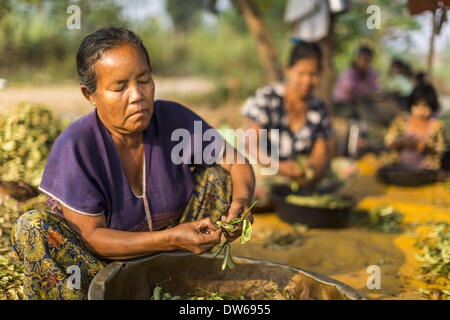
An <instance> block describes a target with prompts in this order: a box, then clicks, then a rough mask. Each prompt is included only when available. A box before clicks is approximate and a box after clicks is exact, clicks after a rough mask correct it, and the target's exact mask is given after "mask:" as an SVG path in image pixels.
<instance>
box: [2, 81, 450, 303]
mask: <svg viewBox="0 0 450 320" xmlns="http://www.w3.org/2000/svg"><path fill="white" fill-rule="evenodd" d="M156 84H157V90H156V98H157V99H170V96H171V95H172V94H177V96H180V94H182V93H189V92H191V91H192V90H198V89H199V88H202V90H203V91H204V92H205V93H206V92H208V91H209V90H211V89H212V88H213V87H212V85H211V83H209V82H208V81H205V80H203V79H177V80H170V79H156ZM19 102H31V103H42V104H46V105H49V106H51V108H52V109H53V110H54V111H55V112H56V113H58V114H60V115H62V116H65V117H70V118H74V119H76V118H78V117H80V116H82V115H84V114H87V113H89V112H90V111H91V110H92V108H91V105H90V104H88V103H87V101H86V100H85V99H84V98H83V97H82V95H81V92H80V90H79V88H78V86H77V85H76V84H66V85H60V86H43V87H7V88H5V89H3V90H0V112H4V111H6V110H7V109H8V108H10V107H12V106H14V105H16V104H17V103H19ZM180 102H183V101H180ZM449 104H450V101H449ZM241 105H242V102H239V103H235V104H229V105H226V106H223V107H221V108H220V109H211V108H208V107H207V106H197V107H193V108H192V109H193V110H194V111H195V112H197V113H198V114H199V115H200V116H201V117H203V118H204V119H206V120H207V121H208V122H209V123H210V124H211V125H213V126H219V125H220V124H221V123H223V122H227V123H228V124H230V126H231V127H239V126H241V125H242V124H243V119H242V116H240V114H239V109H240V107H241ZM358 165H359V168H360V171H361V176H360V177H359V179H358V180H357V181H356V182H355V184H354V185H353V186H351V188H350V189H349V190H348V192H349V193H350V194H352V195H353V196H356V197H357V198H358V199H359V200H360V201H359V204H358V207H359V208H361V209H370V208H373V207H376V206H379V205H380V204H382V203H387V204H391V205H393V206H394V207H395V208H396V209H398V210H400V211H401V212H402V213H403V214H404V215H405V217H404V223H403V225H402V228H403V231H402V232H401V233H395V234H385V233H378V232H372V231H368V230H367V229H366V228H362V227H351V228H344V229H311V230H309V231H308V232H307V233H305V235H304V237H303V238H302V239H301V242H300V244H298V245H295V246H291V247H287V248H283V249H277V250H275V249H273V248H272V249H271V248H266V247H264V246H263V245H262V242H263V239H265V238H266V237H267V235H268V234H270V233H271V232H273V231H280V230H287V231H290V230H292V227H291V226H290V225H288V224H286V223H284V222H282V221H281V220H280V219H279V218H278V217H277V215H276V213H265V214H257V215H255V224H254V240H252V241H251V242H250V243H248V244H246V245H240V244H239V243H234V244H233V247H232V252H233V255H235V256H245V257H251V258H257V259H262V260H271V261H274V262H278V263H283V264H289V265H292V266H295V267H298V268H302V269H306V270H308V271H313V272H316V273H319V274H323V275H326V276H329V277H332V278H334V279H337V280H340V281H342V282H344V283H346V284H348V285H350V286H352V287H353V288H355V289H358V290H361V291H362V292H363V293H364V294H366V295H367V296H369V297H370V298H375V299H424V298H423V296H422V295H421V294H420V293H419V292H418V288H419V287H421V286H425V284H424V283H422V282H420V281H418V280H416V279H415V277H416V276H417V275H418V270H419V265H420V263H419V261H417V260H416V259H415V257H414V254H415V253H416V252H417V249H416V248H414V247H413V244H414V238H413V236H412V232H414V231H416V228H417V224H423V223H425V222H427V221H428V220H430V219H434V220H437V221H447V222H450V197H449V194H450V193H449V190H448V188H447V187H446V186H445V185H444V183H436V184H433V185H431V186H426V187H421V188H400V187H392V186H386V185H383V184H381V183H379V182H377V181H376V179H375V178H374V173H375V170H376V167H377V160H376V158H375V157H374V156H372V155H367V156H366V157H364V158H363V159H361V160H360V161H359V163H358ZM370 265H378V266H380V268H381V289H374V290H369V289H368V288H367V286H366V281H367V278H368V277H369V276H370V274H368V273H367V267H369V266H370Z"/></svg>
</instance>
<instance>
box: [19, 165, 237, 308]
mask: <svg viewBox="0 0 450 320" xmlns="http://www.w3.org/2000/svg"><path fill="white" fill-rule="evenodd" d="M192 174H193V177H194V180H195V183H196V185H195V189H194V192H193V194H192V196H191V198H190V201H189V203H188V205H187V206H186V209H185V211H184V212H183V214H182V216H181V218H180V220H179V223H183V222H189V221H195V220H200V219H202V218H205V217H211V219H212V220H213V221H216V220H218V219H219V218H220V217H221V216H222V215H224V214H226V213H227V211H228V208H229V206H230V203H231V191H232V189H231V178H230V176H229V174H228V173H227V172H226V171H225V170H224V169H222V168H221V167H220V166H201V167H195V168H194V169H193V171H192ZM169 227H170V226H169ZM11 241H12V246H13V248H14V251H15V252H16V254H17V256H18V257H19V259H20V261H21V262H22V263H23V265H24V273H25V278H24V294H25V298H26V299H77V300H81V299H86V298H87V292H88V289H89V284H90V283H91V281H92V279H93V278H94V276H95V275H96V274H97V273H98V272H99V271H100V270H101V269H102V268H104V267H105V266H106V265H107V264H108V263H109V262H110V261H105V260H101V259H99V258H97V257H95V256H94V255H92V254H91V253H90V252H89V251H88V250H87V249H86V247H85V246H84V244H83V243H82V241H81V239H80V237H79V236H78V235H77V234H76V233H75V232H74V231H73V230H72V229H71V228H70V227H69V226H68V224H67V223H66V221H65V220H64V218H62V217H60V216H57V215H56V214H53V213H52V212H50V211H44V210H32V211H29V212H27V213H24V214H23V215H21V216H20V217H19V219H18V220H17V221H16V223H15V224H14V226H13V230H12V235H11ZM78 268H79V269H78ZM78 270H79V271H80V273H79V275H80V281H79V288H77V287H78V283H77V280H76V279H75V278H74V277H76V274H77V272H78Z"/></svg>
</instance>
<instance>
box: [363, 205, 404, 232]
mask: <svg viewBox="0 0 450 320" xmlns="http://www.w3.org/2000/svg"><path fill="white" fill-rule="evenodd" d="M368 218H369V229H372V230H375V231H382V232H398V231H400V226H399V225H400V223H401V222H402V220H403V214H402V213H401V212H400V211H398V210H395V209H394V207H392V206H389V205H386V204H384V205H381V206H379V207H376V208H373V209H371V210H370V211H369V216H368Z"/></svg>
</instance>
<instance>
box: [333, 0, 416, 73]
mask: <svg viewBox="0 0 450 320" xmlns="http://www.w3.org/2000/svg"><path fill="white" fill-rule="evenodd" d="M370 4H371V5H378V6H379V7H380V8H381V29H369V28H367V24H366V21H367V19H368V18H369V13H367V12H366V11H367V7H368V6H369V4H368V3H367V2H365V1H361V0H351V1H350V10H349V12H347V13H345V14H342V15H339V16H337V19H336V24H335V30H334V37H335V45H336V48H335V50H336V52H335V58H334V61H335V65H336V69H337V71H338V72H340V71H342V70H343V69H345V68H347V67H348V66H349V65H350V63H351V61H352V60H353V58H354V56H355V51H356V49H357V48H358V46H359V45H361V44H366V45H369V46H371V47H372V48H373V49H374V50H375V57H374V65H375V67H377V68H378V69H380V70H382V69H386V68H387V66H388V65H389V63H390V58H391V56H390V53H389V52H387V51H386V47H385V39H386V37H389V36H396V35H400V34H401V33H404V32H405V31H408V30H417V29H418V28H419V27H420V26H419V24H418V23H417V22H416V21H415V20H414V18H413V17H412V16H410V15H409V14H408V13H407V11H406V10H407V9H406V2H405V1H402V0H394V1H386V0H373V1H370Z"/></svg>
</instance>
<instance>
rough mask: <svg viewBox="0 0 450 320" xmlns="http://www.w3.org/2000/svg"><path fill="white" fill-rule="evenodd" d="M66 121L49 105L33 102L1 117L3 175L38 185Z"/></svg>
mask: <svg viewBox="0 0 450 320" xmlns="http://www.w3.org/2000/svg"><path fill="white" fill-rule="evenodd" d="M66 125H67V123H65V122H64V121H62V120H61V119H60V118H58V117H56V116H54V115H53V114H52V112H51V111H50V109H49V108H47V107H44V106H34V105H30V104H21V105H18V106H17V107H16V108H13V109H12V110H10V111H9V112H8V113H6V114H5V115H4V116H2V117H0V178H1V179H3V180H23V181H25V182H28V183H30V184H31V185H33V186H38V185H39V183H40V181H41V177H42V172H43V170H44V167H45V162H46V160H47V156H48V154H49V152H50V149H51V146H52V144H53V142H54V141H55V139H56V137H57V136H58V135H59V134H60V133H61V132H62V131H63V130H64V128H65V127H66Z"/></svg>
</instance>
